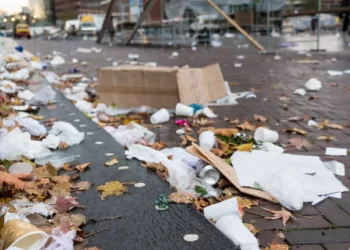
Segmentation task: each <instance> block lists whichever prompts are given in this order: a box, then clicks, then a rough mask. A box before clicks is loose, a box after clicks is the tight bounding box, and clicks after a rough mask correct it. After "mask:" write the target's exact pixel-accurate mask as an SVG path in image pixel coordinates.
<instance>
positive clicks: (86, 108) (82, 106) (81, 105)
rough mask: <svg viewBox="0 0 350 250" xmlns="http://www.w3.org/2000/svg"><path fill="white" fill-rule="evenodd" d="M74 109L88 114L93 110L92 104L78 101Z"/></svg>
mask: <svg viewBox="0 0 350 250" xmlns="http://www.w3.org/2000/svg"><path fill="white" fill-rule="evenodd" d="M75 107H77V109H79V110H80V111H81V112H83V113H90V112H91V110H92V109H93V104H92V103H91V102H88V101H85V100H78V101H77V102H76V103H75Z"/></svg>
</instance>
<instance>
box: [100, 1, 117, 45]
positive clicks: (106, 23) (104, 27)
mask: <svg viewBox="0 0 350 250" xmlns="http://www.w3.org/2000/svg"><path fill="white" fill-rule="evenodd" d="M115 2H116V0H112V1H111V2H110V4H109V6H108V10H107V13H106V17H105V20H104V21H103V25H102V28H101V30H100V32H99V33H98V36H97V40H96V43H101V41H102V39H103V36H104V35H105V32H106V30H107V28H108V26H109V24H110V23H111V21H112V20H111V17H112V11H113V7H114V4H115Z"/></svg>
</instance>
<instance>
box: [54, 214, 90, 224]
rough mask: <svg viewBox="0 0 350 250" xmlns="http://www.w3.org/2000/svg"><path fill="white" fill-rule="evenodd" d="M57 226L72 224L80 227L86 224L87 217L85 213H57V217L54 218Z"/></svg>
mask: <svg viewBox="0 0 350 250" xmlns="http://www.w3.org/2000/svg"><path fill="white" fill-rule="evenodd" d="M52 222H53V224H55V226H58V227H59V226H61V225H62V224H65V225H67V227H70V226H73V225H74V226H76V227H80V226H82V225H85V224H86V217H85V215H83V214H62V213H58V214H56V216H55V218H54V219H53V220H52Z"/></svg>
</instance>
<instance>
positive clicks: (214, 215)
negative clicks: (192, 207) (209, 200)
mask: <svg viewBox="0 0 350 250" xmlns="http://www.w3.org/2000/svg"><path fill="white" fill-rule="evenodd" d="M203 212H204V216H205V218H207V219H208V220H214V221H218V220H220V219H221V218H222V217H224V216H226V215H229V214H232V215H235V216H237V218H240V217H241V213H240V211H239V207H238V203H237V199H236V198H235V197H233V198H231V199H227V200H225V201H221V202H219V203H216V204H213V205H210V206H207V207H205V208H204V210H203Z"/></svg>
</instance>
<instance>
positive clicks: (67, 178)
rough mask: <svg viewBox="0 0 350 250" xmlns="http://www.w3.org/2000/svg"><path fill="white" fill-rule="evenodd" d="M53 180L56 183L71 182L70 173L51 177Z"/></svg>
mask: <svg viewBox="0 0 350 250" xmlns="http://www.w3.org/2000/svg"><path fill="white" fill-rule="evenodd" d="M51 180H52V181H53V182H55V183H65V182H70V176H69V175H60V176H53V177H51Z"/></svg>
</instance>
